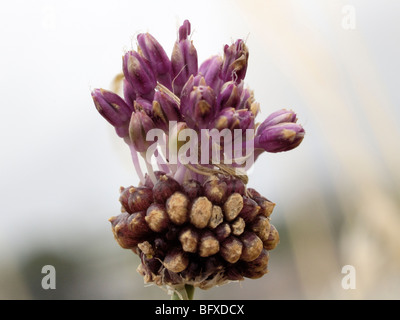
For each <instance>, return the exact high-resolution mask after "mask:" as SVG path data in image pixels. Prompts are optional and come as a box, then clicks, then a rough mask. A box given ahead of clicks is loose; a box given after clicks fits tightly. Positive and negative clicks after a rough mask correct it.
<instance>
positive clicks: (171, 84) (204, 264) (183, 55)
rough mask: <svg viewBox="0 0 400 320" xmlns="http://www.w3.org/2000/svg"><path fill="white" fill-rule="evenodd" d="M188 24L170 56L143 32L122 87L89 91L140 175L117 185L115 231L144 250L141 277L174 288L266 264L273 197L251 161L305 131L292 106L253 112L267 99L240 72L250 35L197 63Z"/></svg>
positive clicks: (238, 276)
mask: <svg viewBox="0 0 400 320" xmlns="http://www.w3.org/2000/svg"><path fill="white" fill-rule="evenodd" d="M190 29H191V25H190V23H189V21H187V20H186V21H184V23H183V25H182V26H181V27H180V28H179V33H178V39H177V41H176V42H175V45H174V47H173V51H172V54H171V57H169V56H168V55H167V54H166V52H165V50H164V49H163V47H162V46H161V45H160V43H159V42H158V41H157V40H156V39H155V38H154V37H153V36H152V35H150V34H149V33H143V34H139V35H138V36H137V44H138V47H137V50H136V51H134V50H131V51H128V52H126V54H125V55H124V56H123V59H122V70H123V80H122V81H123V96H122V97H121V96H119V95H118V94H117V93H114V92H112V91H109V90H105V89H95V90H93V91H92V97H93V101H94V104H95V106H96V108H97V110H98V111H99V113H100V114H101V115H102V116H103V117H104V118H105V119H106V120H107V121H108V122H109V123H110V124H111V125H112V126H114V128H115V131H116V133H117V135H118V136H119V137H121V138H122V139H123V140H124V141H125V142H126V144H127V145H128V147H129V148H130V151H131V154H132V160H133V164H134V167H135V169H136V172H137V174H138V177H139V179H140V183H139V185H138V186H127V187H121V189H120V198H119V201H120V203H121V213H120V214H119V215H116V216H113V217H111V218H110V222H111V226H112V231H113V234H114V236H115V239H116V240H117V242H118V244H119V245H120V246H121V247H122V248H125V249H130V250H132V251H133V252H134V253H135V254H137V255H138V256H139V257H140V260H141V264H140V265H139V266H138V269H137V270H138V272H139V273H140V274H141V275H143V277H144V281H145V282H146V283H154V284H156V285H158V286H163V287H166V288H168V289H169V292H171V293H172V294H173V298H175V299H191V298H193V290H194V288H195V287H198V288H201V289H208V288H211V287H213V286H216V285H222V284H224V283H227V282H230V281H238V280H243V279H244V278H251V279H256V278H260V277H262V276H263V275H264V274H266V273H267V271H268V259H269V251H271V250H272V249H274V248H275V247H276V245H277V244H278V242H279V234H278V231H277V230H276V228H275V227H274V226H273V225H272V224H271V223H270V220H271V213H272V211H273V209H274V206H275V203H273V202H271V201H270V200H268V199H267V198H266V197H264V196H262V195H261V194H260V193H259V192H257V191H256V190H254V189H252V188H249V187H247V184H248V178H247V175H246V170H248V168H249V167H250V166H251V165H252V164H253V163H254V161H255V160H257V159H258V157H259V156H260V154H262V153H263V152H270V153H276V152H282V151H288V150H291V149H293V148H295V147H297V146H298V145H299V144H300V143H301V141H302V140H303V138H304V134H305V132H304V129H303V127H302V126H301V125H299V124H298V123H297V117H296V114H295V113H294V112H293V111H291V110H286V109H283V110H278V111H275V112H273V113H272V114H270V115H269V116H268V117H267V118H266V119H265V120H264V121H263V122H262V123H261V124H260V123H257V122H256V117H257V115H258V113H259V110H260V105H259V103H258V102H256V101H255V99H254V94H253V92H252V91H251V90H250V89H249V88H247V87H246V86H245V83H244V78H245V75H246V70H247V65H248V59H249V51H248V48H247V46H246V44H245V42H244V41H243V40H241V39H239V40H237V41H236V42H234V43H233V44H231V45H225V46H224V47H223V54H222V55H215V56H211V57H210V58H209V59H207V60H206V61H204V62H203V63H202V64H200V66H199V65H198V61H197V51H196V49H195V47H194V45H193V41H192V40H191V39H190V34H191V30H190ZM200 137H201V138H200ZM139 157H143V158H144V159H145V163H146V172H143V171H142V168H141V163H140V161H139ZM154 166H156V168H154Z"/></svg>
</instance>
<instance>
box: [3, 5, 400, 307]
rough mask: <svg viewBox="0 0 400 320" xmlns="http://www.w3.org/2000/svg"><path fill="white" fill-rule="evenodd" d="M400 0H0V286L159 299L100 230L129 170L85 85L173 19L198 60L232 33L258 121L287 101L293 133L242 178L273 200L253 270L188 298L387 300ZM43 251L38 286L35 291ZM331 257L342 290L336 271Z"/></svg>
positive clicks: (397, 256)
mask: <svg viewBox="0 0 400 320" xmlns="http://www.w3.org/2000/svg"><path fill="white" fill-rule="evenodd" d="M399 10H400V2H399V1H396V0H391V1H390V0H385V1H373V0H353V1H350V0H349V1H344V0H337V1H318V0H303V1H289V0H279V1H278V0H270V1H267V0H262V1H261V0H260V1H257V0H248V1H232V0H229V1H227V0H219V1H209V0H203V1H200V2H199V1H188V0H185V1H173V2H169V1H161V0H160V1H154V0H147V1H136V0H129V1H128V0H113V1H99V0H96V1H92V0H90V1H89V0H88V1H77V0H72V1H68V2H66V1H45V0H42V1H39V0H35V1H21V0H19V1H18V0H17V1H15V0H14V1H2V2H1V5H0V39H1V41H0V57H1V59H0V92H1V100H0V101H1V105H0V152H1V153H0V218H1V223H0V299H168V296H167V295H166V293H165V292H164V291H163V290H162V289H160V288H158V287H155V286H145V285H144V284H143V279H142V277H141V276H140V275H139V274H138V273H137V272H136V267H137V266H138V263H139V260H138V258H137V256H136V255H134V254H132V253H131V252H130V251H129V250H123V249H121V248H120V247H119V246H118V244H117V243H116V242H115V240H114V238H113V235H112V232H111V228H110V224H109V222H108V218H109V217H111V216H113V215H116V214H118V212H119V210H120V205H119V202H118V197H119V187H120V186H127V185H135V184H137V183H138V178H137V176H136V175H135V173H134V170H133V166H132V164H131V160H130V154H129V150H128V148H127V147H126V146H125V145H124V143H123V142H122V141H120V140H118V139H117V136H116V135H115V134H114V130H113V129H112V128H111V126H110V125H109V124H108V123H107V122H106V121H105V120H103V119H102V118H101V117H100V115H99V114H98V113H97V111H96V109H95V108H94V105H93V102H92V100H91V96H90V91H91V89H94V88H98V87H102V88H106V89H110V88H111V82H112V79H113V77H114V76H115V75H116V74H117V73H119V72H120V71H121V56H122V54H123V53H124V51H126V50H129V49H131V48H136V36H137V34H138V33H141V32H150V33H151V34H152V35H153V36H155V37H156V38H157V39H158V40H159V41H160V43H161V44H162V45H163V46H164V48H165V50H166V51H167V52H168V53H170V52H171V51H172V47H173V44H174V41H175V39H176V36H177V29H178V27H179V26H180V24H181V23H182V22H183V21H184V20H185V19H189V20H190V22H191V24H192V30H193V35H192V40H193V42H194V45H195V47H196V48H197V51H198V54H199V61H200V62H201V61H203V60H204V59H206V58H208V57H209V56H211V55H214V54H217V53H219V54H222V52H223V45H224V44H230V43H231V42H233V41H235V40H236V39H238V38H243V39H246V42H247V45H248V48H249V51H250V58H249V67H248V72H247V76H246V80H247V81H246V82H247V84H248V85H249V86H250V87H251V88H252V89H253V90H254V92H255V97H256V100H257V101H258V102H260V104H261V110H262V112H261V114H260V115H259V117H258V119H259V121H262V120H263V119H264V118H265V117H266V116H267V115H268V114H269V113H271V112H273V111H275V110H277V109H281V108H290V109H293V110H295V111H296V112H297V113H298V118H299V122H300V123H301V124H302V125H303V126H304V127H305V129H306V132H307V134H306V137H305V139H304V141H303V143H302V144H301V145H300V147H298V148H297V149H295V150H293V151H291V152H288V153H278V154H264V155H263V156H261V157H260V159H259V160H258V162H257V163H256V165H255V168H254V170H253V171H252V172H251V174H250V176H249V178H250V183H249V186H251V187H253V188H256V189H257V190H258V191H260V192H261V193H262V194H263V195H265V196H266V197H268V198H269V199H271V200H272V201H274V202H275V203H276V204H277V205H276V208H275V210H274V213H273V215H272V221H271V222H272V223H273V224H274V225H275V226H276V227H277V229H278V230H279V232H280V238H281V242H280V245H279V246H278V247H277V248H276V249H275V250H274V251H272V252H271V256H270V264H269V273H268V274H267V275H265V276H264V277H263V278H261V279H257V280H249V279H246V280H245V281H242V282H240V283H230V284H228V285H225V286H222V287H217V288H213V289H210V290H207V291H203V290H197V291H196V293H195V297H196V298H197V299H399V298H400V231H399V230H400V192H399V187H400V179H399V177H400V142H399V141H400V129H399V126H398V125H397V123H396V120H397V119H399V117H400V106H399V105H400V93H399V92H400V91H399V89H398V84H399V81H398V76H399V71H400V63H399V58H398V57H399V56H400V45H399V43H398V41H397V39H399V37H400V22H399V19H398V13H399ZM45 265H53V266H54V267H55V269H56V289H55V290H43V289H42V286H41V281H42V278H43V277H44V276H45V274H43V273H41V271H42V267H43V266H45ZM347 265H350V266H353V267H354V271H355V278H354V279H355V283H353V284H355V288H354V289H346V286H344V287H343V286H342V284H343V281H344V278H345V277H346V276H347V274H345V273H342V268H343V267H344V266H347ZM344 282H346V281H344Z"/></svg>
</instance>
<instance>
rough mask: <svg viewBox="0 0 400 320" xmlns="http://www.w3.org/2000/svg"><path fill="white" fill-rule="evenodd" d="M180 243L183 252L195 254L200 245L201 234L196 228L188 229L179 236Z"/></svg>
mask: <svg viewBox="0 0 400 320" xmlns="http://www.w3.org/2000/svg"><path fill="white" fill-rule="evenodd" d="M179 241H180V242H181V245H182V249H183V251H185V252H192V253H195V252H196V251H197V245H198V243H199V234H198V232H197V231H196V230H195V229H194V228H192V227H187V228H185V229H183V230H182V231H181V233H180V234H179Z"/></svg>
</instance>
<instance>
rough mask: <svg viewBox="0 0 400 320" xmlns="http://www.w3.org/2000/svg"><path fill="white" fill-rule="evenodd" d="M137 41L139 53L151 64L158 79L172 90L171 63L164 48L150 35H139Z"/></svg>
mask: <svg viewBox="0 0 400 320" xmlns="http://www.w3.org/2000/svg"><path fill="white" fill-rule="evenodd" d="M137 40H138V43H139V51H140V53H141V54H142V55H143V56H144V57H145V58H146V59H147V60H148V61H149V62H150V66H151V68H152V69H153V72H154V74H155V76H156V79H157V80H158V81H159V82H160V83H161V84H163V85H164V86H166V87H167V88H168V89H170V90H171V89H172V87H171V61H170V60H169V58H168V56H167V54H166V53H165V50H164V48H163V47H162V46H161V45H160V43H159V42H158V41H157V40H156V39H155V38H154V37H153V36H152V35H151V34H149V33H141V34H139V35H138V36H137Z"/></svg>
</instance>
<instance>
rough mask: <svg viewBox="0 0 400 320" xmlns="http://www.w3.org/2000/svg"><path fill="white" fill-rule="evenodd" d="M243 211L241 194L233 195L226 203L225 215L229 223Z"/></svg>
mask: <svg viewBox="0 0 400 320" xmlns="http://www.w3.org/2000/svg"><path fill="white" fill-rule="evenodd" d="M242 209H243V197H242V196H241V195H240V194H239V193H234V194H231V195H230V196H229V197H228V199H227V200H226V201H225V203H224V214H225V219H226V220H227V221H232V220H233V219H235V218H236V217H237V216H238V215H239V213H240V211H241V210H242Z"/></svg>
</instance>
